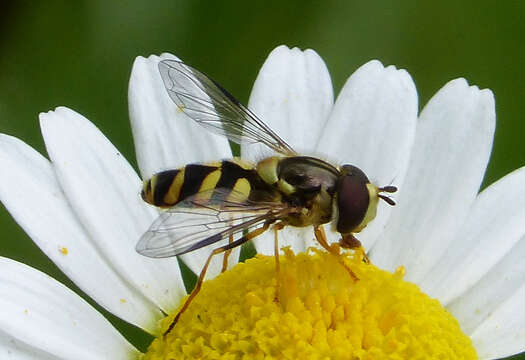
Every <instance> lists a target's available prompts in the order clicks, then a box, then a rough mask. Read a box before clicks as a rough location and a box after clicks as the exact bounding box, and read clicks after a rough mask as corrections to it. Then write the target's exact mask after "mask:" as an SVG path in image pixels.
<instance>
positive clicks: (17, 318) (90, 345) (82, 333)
mask: <svg viewBox="0 0 525 360" xmlns="http://www.w3.org/2000/svg"><path fill="white" fill-rule="evenodd" d="M0 308H1V309H2V312H1V313H0V329H2V331H3V332H4V333H5V334H7V335H8V336H10V337H11V338H14V339H16V341H18V342H20V343H24V344H30V345H31V346H32V347H34V348H35V349H39V350H40V351H41V352H42V353H44V354H46V353H48V354H51V355H53V356H56V357H57V358H60V359H79V360H81V359H89V360H92V359H112V360H114V359H123V360H129V359H132V358H134V357H137V356H138V351H137V350H136V349H135V348H133V346H132V345H131V344H129V343H128V342H127V341H126V340H125V339H124V338H123V337H122V336H121V335H120V334H119V333H118V332H117V331H116V330H115V329H114V328H113V327H112V326H111V324H110V323H109V322H108V321H107V320H106V319H105V318H104V317H103V316H102V315H101V314H99V313H98V312H97V311H95V310H94V309H93V308H92V307H91V306H89V304H87V303H86V302H85V301H84V300H82V299H81V298H80V297H79V296H77V295H76V294H75V293H73V292H72V291H71V290H69V289H68V288H66V287H65V286H64V285H62V284H60V283H59V282H57V281H55V280H54V279H52V278H50V277H49V276H47V275H45V274H43V273H41V272H39V271H37V270H35V269H32V268H30V267H28V266H26V265H24V264H21V263H18V262H16V261H13V260H10V259H6V258H0ZM21 358H23V357H21ZM29 358H30V357H29ZM44 358H45V357H44ZM51 358H52V357H51Z"/></svg>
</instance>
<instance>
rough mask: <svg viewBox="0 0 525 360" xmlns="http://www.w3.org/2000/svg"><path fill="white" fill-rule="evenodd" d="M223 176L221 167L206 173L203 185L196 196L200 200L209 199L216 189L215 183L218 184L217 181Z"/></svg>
mask: <svg viewBox="0 0 525 360" xmlns="http://www.w3.org/2000/svg"><path fill="white" fill-rule="evenodd" d="M220 178H221V169H217V170H214V171H212V172H211V173H209V174H208V175H206V177H205V178H204V180H203V181H202V183H201V186H200V187H199V191H198V193H197V194H196V196H195V198H196V199H199V200H209V199H210V197H211V195H212V193H213V191H210V190H214V189H215V185H217V182H218V181H219V179H220Z"/></svg>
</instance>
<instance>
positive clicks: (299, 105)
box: [241, 46, 333, 161]
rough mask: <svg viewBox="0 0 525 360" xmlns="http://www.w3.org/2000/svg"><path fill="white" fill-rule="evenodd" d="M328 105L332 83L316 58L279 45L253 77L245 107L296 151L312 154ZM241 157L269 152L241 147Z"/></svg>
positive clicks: (309, 52) (254, 157)
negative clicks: (251, 88) (247, 103)
mask: <svg viewBox="0 0 525 360" xmlns="http://www.w3.org/2000/svg"><path fill="white" fill-rule="evenodd" d="M332 104H333V90H332V82H331V80H330V75H329V73H328V70H327V68H326V65H325V64H324V62H323V60H322V59H321V58H320V57H319V55H317V53H316V52H314V51H313V50H305V51H301V50H299V49H297V48H293V49H291V50H290V49H288V48H287V47H286V46H279V47H277V48H276V49H274V50H273V51H272V52H271V53H270V55H269V56H268V59H266V62H265V63H264V65H263V66H262V68H261V70H260V72H259V75H258V76H257V80H256V81H255V84H254V86H253V90H252V93H251V95H250V101H249V108H250V110H252V111H253V112H254V113H255V114H256V115H257V116H258V117H259V118H260V119H261V120H262V121H264V122H265V123H266V124H267V125H268V126H269V127H270V128H271V129H272V130H273V131H275V132H276V133H277V134H278V135H279V136H280V137H281V138H282V139H283V140H284V141H286V142H287V143H288V144H289V145H290V146H292V147H293V148H294V149H295V150H296V151H298V152H299V153H312V151H314V150H315V144H316V143H317V140H318V138H319V134H320V132H321V130H322V128H323V126H324V124H325V122H326V120H327V118H328V114H329V113H330V110H331V108H332ZM241 154H242V156H243V157H244V158H246V159H248V160H252V161H254V160H255V161H256V160H260V159H261V158H262V157H264V156H265V155H269V154H270V151H269V150H268V149H267V148H265V147H263V146H262V145H244V144H243V146H242V147H241Z"/></svg>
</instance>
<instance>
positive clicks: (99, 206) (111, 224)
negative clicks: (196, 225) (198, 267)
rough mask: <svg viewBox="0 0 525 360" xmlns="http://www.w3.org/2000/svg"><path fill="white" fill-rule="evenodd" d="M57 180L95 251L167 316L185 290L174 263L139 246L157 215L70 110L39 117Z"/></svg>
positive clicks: (113, 153) (115, 156)
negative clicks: (145, 254) (146, 254)
mask: <svg viewBox="0 0 525 360" xmlns="http://www.w3.org/2000/svg"><path fill="white" fill-rule="evenodd" d="M40 119H41V127H42V133H43V135H44V140H45V143H46V147H47V151H48V153H49V156H50V158H51V160H52V162H53V165H54V166H55V168H56V174H57V178H58V181H59V183H60V185H61V187H62V189H63V190H64V192H65V194H66V196H67V199H68V201H69V203H70V204H71V206H72V208H73V209H74V211H75V213H76V215H77V217H78V218H79V219H80V221H81V222H82V224H83V225H84V226H85V228H86V231H87V233H88V234H89V235H90V237H91V239H92V240H93V241H94V242H95V243H96V247H97V248H98V249H99V251H101V252H102V254H103V256H104V257H106V258H107V259H108V261H109V262H110V263H111V264H112V266H113V267H114V268H115V269H116V271H117V272H118V273H119V274H120V275H121V276H122V277H123V278H124V279H125V280H126V281H128V282H129V283H130V284H132V285H133V286H134V287H135V288H136V289H137V290H139V291H140V292H141V293H143V294H144V295H145V296H147V297H148V298H149V299H150V300H152V301H153V302H154V303H155V304H157V306H159V307H160V308H161V309H163V310H165V311H169V310H170V309H173V308H175V307H176V306H177V305H178V302H179V300H180V298H181V297H182V296H184V294H185V288H184V285H183V282H182V278H181V275H180V270H179V267H178V263H177V261H176V259H174V258H171V259H149V258H146V257H143V256H141V255H139V254H137V253H136V252H135V244H136V243H137V241H138V239H139V238H140V236H141V235H142V233H143V232H144V231H145V230H146V229H147V228H148V227H149V225H150V224H151V222H152V221H153V219H154V217H155V216H156V211H154V210H153V209H151V208H149V207H148V206H147V205H146V204H145V203H144V202H143V201H142V199H140V195H139V192H140V189H141V181H140V179H139V178H138V177H137V175H136V174H135V171H134V170H133V169H132V168H131V166H130V165H129V164H128V162H127V161H126V160H125V159H124V158H123V157H122V155H121V154H120V153H119V152H118V150H117V149H115V147H114V146H113V145H112V144H111V143H110V142H109V141H108V139H106V138H105V137H104V135H102V134H101V133H100V131H99V130H98V129H97V128H96V127H95V126H94V125H93V124H92V123H90V122H89V121H88V120H86V119H85V118H84V117H82V116H81V115H79V114H77V113H75V112H74V111H72V110H70V109H67V108H58V109H57V110H56V111H54V112H53V111H51V112H48V113H43V114H41V115H40Z"/></svg>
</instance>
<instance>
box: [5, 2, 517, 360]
mask: <svg viewBox="0 0 525 360" xmlns="http://www.w3.org/2000/svg"><path fill="white" fill-rule="evenodd" d="M248 3H250V2H245V1H221V2H218V1H217V2H211V1H210V2H204V1H156V2H145V1H138V0H128V1H113V2H109V1H101V0H93V1H75V2H70V1H31V2H29V1H28V2H15V1H12V2H2V5H0V10H1V14H0V17H1V22H0V49H1V52H0V94H1V96H0V132H4V133H7V134H11V135H15V136H17V137H19V138H21V139H23V140H24V141H25V142H27V143H29V144H30V145H32V146H34V147H35V148H36V149H38V150H39V151H41V152H43V153H45V151H44V144H43V141H42V139H41V136H40V132H39V127H38V120H37V119H38V113H39V112H41V111H47V110H50V109H53V108H55V107H56V106H59V105H65V106H68V107H71V108H73V109H74V110H76V111H78V112H80V113H81V114H83V115H85V116H86V117H87V118H89V119H90V120H92V121H93V122H94V123H95V124H96V125H97V126H98V127H99V128H100V129H101V130H102V131H103V132H104V133H105V134H106V136H107V137H108V138H109V139H110V140H111V141H112V142H113V143H114V144H115V145H116V146H117V147H118V148H119V149H120V151H121V152H122V153H123V154H124V155H125V156H126V157H127V158H128V159H130V161H131V162H132V163H133V164H134V165H135V160H134V150H133V142H132V138H131V131H130V127H129V123H128V114H127V86H128V77H129V74H130V71H131V66H132V63H133V60H134V58H135V57H136V56H138V55H143V56H147V55H149V54H158V53H161V52H172V53H174V54H176V55H177V56H179V57H180V58H182V59H184V60H186V61H187V62H189V63H191V64H192V65H193V66H195V67H196V68H198V69H201V70H203V71H205V72H206V73H208V74H213V77H214V78H216V80H218V81H219V82H220V83H221V84H223V85H224V86H225V87H226V88H227V89H229V90H230V91H231V92H232V93H233V94H235V95H236V96H237V97H238V98H239V99H240V100H241V101H243V102H246V101H247V100H248V96H249V93H250V89H251V86H252V84H253V81H254V79H255V77H256V75H257V72H258V70H259V68H260V66H261V65H262V63H263V61H264V60H265V58H266V56H267V55H268V53H269V52H270V51H271V50H272V49H273V48H274V47H275V46H277V45H280V44H286V45H288V46H298V47H300V48H303V49H304V48H312V49H315V50H316V51H317V52H318V53H319V54H320V55H321V56H322V57H323V59H324V60H325V62H326V64H327V66H328V68H329V70H330V72H331V75H332V79H333V83H334V88H335V91H336V93H337V92H338V91H339V90H340V88H341V87H342V85H343V84H344V81H345V80H346V78H347V77H348V76H349V75H350V74H351V73H352V72H353V71H354V70H355V69H356V68H357V67H359V66H360V65H362V64H363V63H364V62H366V61H368V60H370V59H373V58H376V59H379V60H381V61H382V62H383V63H384V64H394V65H396V66H397V67H398V68H405V69H407V70H408V71H409V72H410V74H411V75H412V77H413V79H414V81H415V83H416V85H417V88H418V91H419V95H420V107H421V106H423V105H424V104H425V103H426V102H427V101H428V99H429V98H430V97H431V96H432V94H434V93H435V92H436V91H437V90H438V89H439V88H440V87H441V86H443V85H444V84H445V83H446V82H447V81H449V80H451V79H453V78H457V77H465V78H466V79H467V80H468V81H469V83H471V84H476V85H478V86H479V87H480V88H490V89H492V91H493V92H494V93H495V96H496V104H497V117H498V122H497V131H496V139H495V144H494V150H493V155H492V159H491V162H490V165H489V168H488V171H487V176H486V179H485V183H484V186H486V185H488V184H490V183H492V182H493V181H495V180H496V179H498V178H500V177H502V176H503V175H505V174H507V173H508V172H510V171H512V170H513V169H516V168H518V167H521V166H522V165H524V164H525V144H524V143H523V133H524V131H525V122H524V121H523V120H522V104H523V96H524V95H525V76H524V75H523V70H522V69H521V67H522V65H523V64H524V63H525V49H524V46H523V45H524V44H523V38H524V35H525V22H524V21H523V19H524V15H525V11H524V10H525V2H520V1H502V2H495V1H463V2H458V1H452V0H446V1H439V2H430V1H424V2H423V1H403V2H391V1H368V2H365V1H324V2H321V1H318V2H313V1H312V2H309V1H304V0H303V1H287V2H285V1H264V2H262V1H261V2H253V3H251V4H250V5H248ZM2 171H3V172H4V173H5V172H7V171H9V169H2ZM524 186H525V184H524ZM0 227H1V228H2V236H1V237H0V255H2V256H7V257H10V258H13V259H16V260H19V261H22V262H24V263H27V264H30V265H32V266H34V267H36V268H38V269H41V270H43V271H45V272H47V273H49V274H51V275H52V276H53V277H55V278H57V279H59V280H60V281H62V282H64V283H66V284H68V285H69V286H71V287H72V288H73V289H75V288H74V286H73V285H72V284H71V283H70V282H68V281H67V279H66V278H65V277H64V276H63V274H61V273H60V271H59V270H58V269H57V268H56V267H55V266H54V265H53V264H52V263H51V262H50V261H49V260H47V258H45V257H44V256H43V255H42V254H41V252H40V251H39V250H38V249H37V248H36V247H35V246H34V245H33V243H32V242H31V240H30V239H29V238H28V237H27V236H26V235H25V234H24V233H23V232H22V231H21V230H20V228H19V227H18V226H17V224H16V223H15V221H14V220H13V219H12V218H11V217H10V216H9V214H8V213H7V211H5V208H1V210H0ZM75 290H76V291H78V289H75ZM105 314H106V316H108V318H109V319H110V321H112V322H113V323H115V324H116V325H117V326H118V327H119V328H120V329H121V330H122V331H123V332H124V333H125V335H126V336H127V337H128V338H129V339H131V341H132V342H133V343H135V344H136V345H137V346H138V347H139V348H140V349H144V348H145V346H147V344H148V342H149V341H150V338H149V337H147V336H145V335H144V334H143V333H142V332H141V331H140V330H138V329H135V328H132V327H130V326H128V325H126V324H124V323H122V322H120V321H119V320H118V319H115V318H114V317H112V316H111V315H109V314H107V313H105ZM522 358H523V359H525V356H524V357H522Z"/></svg>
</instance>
